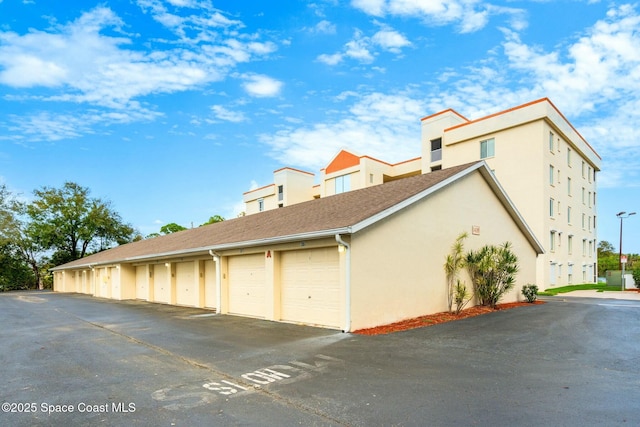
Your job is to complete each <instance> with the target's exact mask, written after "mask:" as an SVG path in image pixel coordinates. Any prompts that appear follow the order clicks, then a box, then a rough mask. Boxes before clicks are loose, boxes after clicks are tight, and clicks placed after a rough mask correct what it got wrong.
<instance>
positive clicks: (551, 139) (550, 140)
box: [549, 132, 553, 153]
mask: <svg viewBox="0 0 640 427" xmlns="http://www.w3.org/2000/svg"><path fill="white" fill-rule="evenodd" d="M549 151H551V152H552V153H553V132H549Z"/></svg>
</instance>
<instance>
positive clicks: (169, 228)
mask: <svg viewBox="0 0 640 427" xmlns="http://www.w3.org/2000/svg"><path fill="white" fill-rule="evenodd" d="M186 229H187V227H183V226H181V225H180V224H176V223H175V222H171V223H169V224H167V225H163V226H162V227H160V233H162V234H171V233H177V232H178V231H183V230H186Z"/></svg>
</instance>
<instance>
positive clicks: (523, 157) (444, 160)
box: [422, 98, 601, 288]
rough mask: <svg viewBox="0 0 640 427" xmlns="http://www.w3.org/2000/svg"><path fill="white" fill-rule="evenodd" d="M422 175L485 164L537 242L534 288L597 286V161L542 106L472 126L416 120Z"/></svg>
mask: <svg viewBox="0 0 640 427" xmlns="http://www.w3.org/2000/svg"><path fill="white" fill-rule="evenodd" d="M422 153H423V156H422V172H423V173H429V172H431V171H433V170H438V169H441V168H448V167H450V166H454V165H459V164H463V163H466V162H470V161H473V160H485V161H486V162H487V164H488V165H489V167H490V168H491V170H492V171H493V172H494V174H495V175H496V178H497V179H498V181H499V182H500V184H501V185H502V186H503V188H504V189H505V191H506V193H507V194H508V195H509V197H510V198H511V200H512V201H513V202H514V204H515V206H516V207H517V208H518V210H519V211H520V213H521V214H522V216H523V217H524V219H525V221H526V222H527V224H528V225H529V227H531V229H532V230H533V232H534V234H535V235H536V236H537V237H538V239H539V240H540V241H541V242H543V245H544V247H545V252H546V253H545V254H544V255H542V256H539V257H538V268H537V283H538V285H542V287H544V288H546V287H554V286H559V285H565V284H572V283H586V282H594V281H595V280H597V277H596V275H597V253H596V248H597V216H596V199H597V198H596V176H597V172H598V171H600V164H601V158H600V157H599V156H598V154H597V153H596V152H595V150H594V149H593V148H592V147H591V146H590V145H589V144H588V143H587V141H586V140H585V139H584V138H583V137H582V136H581V135H580V134H579V133H578V131H577V130H576V129H575V128H574V127H573V126H572V125H571V124H570V123H569V122H568V121H567V119H566V118H565V117H564V116H563V115H562V114H561V113H560V111H559V110H558V109H557V108H556V107H555V106H554V105H553V104H552V103H551V101H549V100H548V99H546V98H544V99H540V100H537V101H534V102H531V103H528V104H524V105H521V106H518V107H515V108H512V109H509V110H506V111H502V112H499V113H496V114H492V115H490V116H486V117H482V118H479V119H476V120H468V119H466V118H464V117H463V116H461V115H460V114H458V113H457V112H455V111H453V110H446V111H442V112H440V113H437V114H433V115H431V116H428V117H424V118H423V119H422Z"/></svg>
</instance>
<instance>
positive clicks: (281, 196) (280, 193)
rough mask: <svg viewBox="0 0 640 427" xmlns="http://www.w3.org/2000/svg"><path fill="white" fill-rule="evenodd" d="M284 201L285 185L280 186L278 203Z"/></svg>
mask: <svg viewBox="0 0 640 427" xmlns="http://www.w3.org/2000/svg"><path fill="white" fill-rule="evenodd" d="M282 200H284V185H278V201H279V202H281V201H282Z"/></svg>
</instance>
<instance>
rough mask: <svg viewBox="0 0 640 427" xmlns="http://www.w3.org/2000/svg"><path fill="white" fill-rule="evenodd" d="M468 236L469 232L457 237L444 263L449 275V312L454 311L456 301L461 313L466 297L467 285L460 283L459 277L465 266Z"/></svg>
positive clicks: (457, 310)
mask: <svg viewBox="0 0 640 427" xmlns="http://www.w3.org/2000/svg"><path fill="white" fill-rule="evenodd" d="M466 238H467V233H462V234H460V235H459V236H458V238H456V241H455V242H454V243H453V245H452V246H451V253H450V254H449V255H447V258H446V261H445V263H444V271H445V274H446V276H447V304H448V306H449V312H451V311H452V307H453V302H454V300H455V301H456V305H457V307H458V309H456V312H457V313H459V312H460V309H461V308H462V307H461V306H462V304H463V303H464V299H465V297H466V287H465V286H464V284H462V283H460V279H459V278H458V276H459V274H460V270H461V269H462V268H464V263H465V257H464V239H466Z"/></svg>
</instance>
